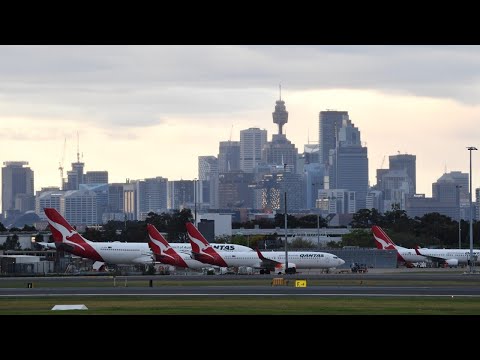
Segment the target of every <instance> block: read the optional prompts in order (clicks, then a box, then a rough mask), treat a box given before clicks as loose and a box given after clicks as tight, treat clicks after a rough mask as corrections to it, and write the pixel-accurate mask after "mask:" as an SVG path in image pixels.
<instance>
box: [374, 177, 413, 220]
mask: <svg viewBox="0 0 480 360" xmlns="http://www.w3.org/2000/svg"><path fill="white" fill-rule="evenodd" d="M382 170H383V169H382ZM377 174H378V172H377ZM379 184H380V186H379V187H378V189H377V190H380V191H382V193H383V211H384V212H385V211H392V206H395V205H399V206H400V210H405V209H406V199H407V198H408V197H411V196H413V184H412V179H411V178H410V176H408V174H407V169H405V168H403V169H401V170H387V171H385V172H384V173H383V174H381V181H380V182H379Z"/></svg>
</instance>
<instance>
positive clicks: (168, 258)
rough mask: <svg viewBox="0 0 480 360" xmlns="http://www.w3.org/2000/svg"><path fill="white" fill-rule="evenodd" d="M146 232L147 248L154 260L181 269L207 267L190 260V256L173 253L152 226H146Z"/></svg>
mask: <svg viewBox="0 0 480 360" xmlns="http://www.w3.org/2000/svg"><path fill="white" fill-rule="evenodd" d="M147 230H148V236H149V238H150V241H149V242H148V246H149V247H150V249H151V250H152V251H153V254H154V255H155V260H157V261H159V262H161V263H163V264H168V265H172V266H176V267H182V268H191V269H201V268H205V267H207V264H204V263H202V262H200V261H197V260H194V259H192V257H191V256H190V254H186V253H183V252H177V251H175V249H174V248H173V247H171V246H170V244H169V243H168V241H167V240H165V238H164V237H163V236H162V234H160V232H159V231H158V230H157V228H156V227H155V226H153V225H152V224H147Z"/></svg>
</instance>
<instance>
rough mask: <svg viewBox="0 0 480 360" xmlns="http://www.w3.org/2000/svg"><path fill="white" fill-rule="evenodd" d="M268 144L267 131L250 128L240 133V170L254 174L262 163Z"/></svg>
mask: <svg viewBox="0 0 480 360" xmlns="http://www.w3.org/2000/svg"><path fill="white" fill-rule="evenodd" d="M266 143H267V130H260V129H259V128H249V129H246V130H242V131H240V170H242V171H243V172H246V173H251V172H253V170H254V168H255V166H256V165H257V163H259V162H260V161H262V150H263V147H264V146H265V144H266Z"/></svg>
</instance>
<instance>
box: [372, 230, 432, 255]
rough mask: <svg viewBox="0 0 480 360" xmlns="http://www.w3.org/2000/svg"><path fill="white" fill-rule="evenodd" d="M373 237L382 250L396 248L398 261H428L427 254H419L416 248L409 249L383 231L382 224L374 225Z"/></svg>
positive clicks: (378, 247)
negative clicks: (398, 243) (395, 241)
mask: <svg viewBox="0 0 480 360" xmlns="http://www.w3.org/2000/svg"><path fill="white" fill-rule="evenodd" d="M372 233H373V237H374V238H375V245H376V246H377V249H380V250H396V251H397V261H399V262H405V263H413V262H421V261H427V258H426V257H425V256H422V255H419V254H417V252H416V251H415V249H407V248H404V247H401V246H398V245H395V243H394V242H393V241H392V239H390V237H389V236H388V235H387V234H386V233H385V231H383V229H382V228H381V227H380V226H376V225H374V226H372Z"/></svg>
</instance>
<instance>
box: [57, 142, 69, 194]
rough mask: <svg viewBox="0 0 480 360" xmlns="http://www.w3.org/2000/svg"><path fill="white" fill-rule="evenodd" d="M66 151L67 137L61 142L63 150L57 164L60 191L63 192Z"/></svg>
mask: <svg viewBox="0 0 480 360" xmlns="http://www.w3.org/2000/svg"><path fill="white" fill-rule="evenodd" d="M66 149H67V137H65V139H64V141H63V150H62V157H61V158H60V161H59V162H58V170H60V190H63V164H64V162H65V151H66Z"/></svg>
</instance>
